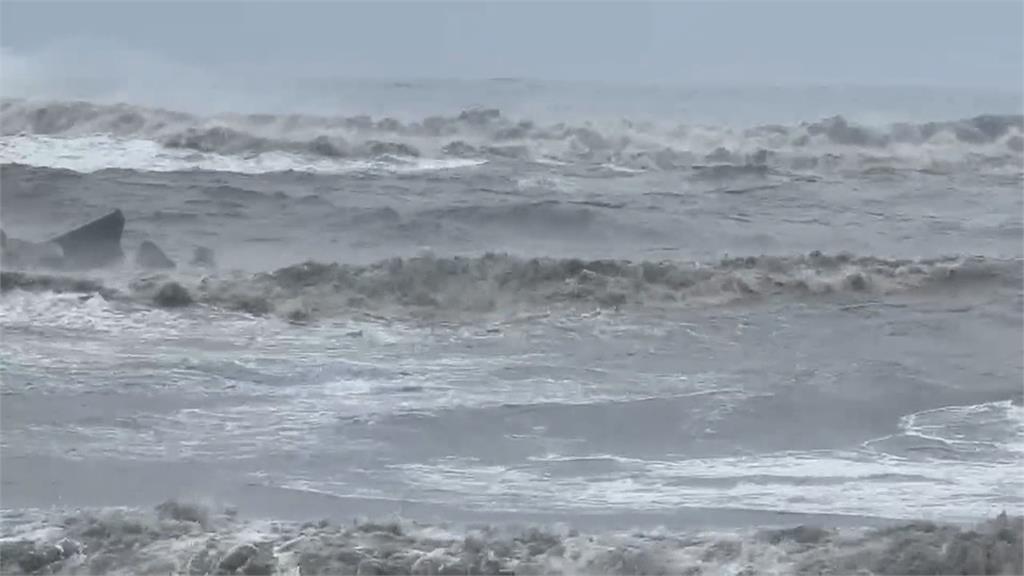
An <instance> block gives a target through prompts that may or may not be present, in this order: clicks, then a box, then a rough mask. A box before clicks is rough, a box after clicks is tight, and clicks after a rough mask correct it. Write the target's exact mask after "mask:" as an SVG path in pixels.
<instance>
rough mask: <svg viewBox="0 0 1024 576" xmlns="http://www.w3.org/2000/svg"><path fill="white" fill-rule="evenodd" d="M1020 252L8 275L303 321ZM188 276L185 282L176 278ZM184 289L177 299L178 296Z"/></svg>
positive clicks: (749, 284) (720, 294) (5, 280)
mask: <svg viewBox="0 0 1024 576" xmlns="http://www.w3.org/2000/svg"><path fill="white" fill-rule="evenodd" d="M1021 281H1022V275H1021V262H1020V261H1019V260H996V259H989V258H983V257H957V258H952V257H951V258H941V259H932V260H886V259H881V258H875V257H855V256H851V255H846V254H839V255H824V254H820V253H817V252H815V253H812V254H810V255H806V256H792V257H782V256H760V257H753V256H751V257H746V258H728V259H723V260H721V261H719V262H714V263H709V264H699V263H689V264H684V263H678V262H647V261H645V262H629V261H623V260H580V259H560V258H521V257H517V256H511V255H507V254H486V255H484V256H480V257H451V258H441V257H435V256H420V257H414V258H392V259H388V260H383V261H380V262H377V263H374V264H369V265H352V264H324V263H318V262H305V263H302V264H297V265H294V266H289V267H285V268H281V269H278V270H276V271H274V272H270V273H261V274H256V275H241V274H228V273H225V274H220V275H215V276H208V277H204V278H203V279H202V280H201V281H199V282H193V283H190V282H189V281H188V280H186V279H181V278H171V277H167V276H150V277H146V278H143V279H140V280H138V281H136V282H134V283H133V284H132V286H131V288H130V289H129V290H128V292H127V293H124V294H117V293H116V291H114V290H110V289H107V288H105V287H104V286H103V285H102V284H99V283H97V282H95V281H86V280H83V279H74V278H65V277H60V276H56V277H54V276H51V275H49V274H46V273H42V274H40V273H38V272H23V271H4V272H3V273H2V277H0V287H2V289H3V291H9V290H14V289H20V290H30V291H31V290H36V291H38V290H48V291H58V292H98V291H101V290H102V291H106V293H107V294H108V295H111V294H112V295H113V296H114V297H126V298H130V299H134V300H138V299H142V300H145V301H155V302H160V301H161V298H163V296H161V291H164V292H166V291H167V290H168V286H170V287H171V294H172V295H173V296H174V298H175V300H177V301H181V302H183V303H190V302H192V301H196V302H200V303H205V304H210V305H215V306H219V307H223V308H227V309H231V310H240V311H244V312H248V313H253V314H279V315H282V316H286V317H289V318H292V319H296V320H299V319H301V320H306V319H316V318H321V317H330V316H335V315H339V314H344V313H346V312H350V311H383V312H387V311H404V312H408V313H412V314H415V315H437V314H445V315H459V314H473V313H489V312H509V311H515V310H519V309H523V308H533V309H536V308H538V307H540V308H544V309H551V308H558V307H564V308H573V307H581V306H582V307H586V308H590V309H592V308H594V307H599V308H613V309H628V308H635V307H651V306H653V307H659V306H687V305H697V306H708V305H721V304H727V303H733V302H742V301H749V300H755V299H764V298H783V297H797V298H799V297H817V296H821V295H828V294H844V293H845V294H851V295H852V294H890V293H899V292H908V291H920V290H928V289H944V288H951V287H957V288H959V289H968V288H972V287H975V288H983V287H985V286H989V287H993V286H994V287H1010V288H1013V289H1017V288H1019V285H1020V283H1021ZM179 282H180V283H181V284H179ZM179 294H180V297H179Z"/></svg>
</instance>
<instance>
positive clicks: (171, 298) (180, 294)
mask: <svg viewBox="0 0 1024 576" xmlns="http://www.w3.org/2000/svg"><path fill="white" fill-rule="evenodd" d="M153 302H155V303H156V304H157V305H158V306H163V307H164V308H180V307H182V306H188V305H189V304H191V303H192V295H191V294H189V293H188V290H186V289H185V287H184V286H182V285H181V284H178V283H177V282H168V283H166V284H164V285H163V286H161V287H160V290H158V291H157V293H156V296H153Z"/></svg>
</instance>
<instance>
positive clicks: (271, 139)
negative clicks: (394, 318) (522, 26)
mask: <svg viewBox="0 0 1024 576" xmlns="http://www.w3.org/2000/svg"><path fill="white" fill-rule="evenodd" d="M0 126H2V129H0V134H3V135H5V136H12V135H18V134H28V135H48V136H63V137H76V136H87V135H95V134H109V135H113V136H115V137H119V138H135V139H145V140H152V141H156V142H159V143H161V144H162V145H164V146H166V147H168V148H173V149H184V150H193V151H196V152H203V153H217V154H226V155H258V154H265V153H270V152H286V153H291V154H300V155H304V156H309V157H317V158H375V157H382V156H395V157H409V158H413V157H420V156H426V157H450V158H489V159H494V160H510V159H511V160H544V159H555V160H558V161H562V162H569V163H586V164H614V165H618V166H623V167H627V168H632V169H639V170H679V169H692V168H700V167H704V166H707V165H722V164H724V165H743V166H746V165H750V166H769V167H772V168H778V169H796V170H824V169H851V168H852V169H859V168H864V167H867V166H870V167H871V168H874V169H877V167H878V166H879V165H892V166H895V167H904V168H909V169H933V168H934V167H935V166H936V165H940V166H941V165H944V164H948V163H954V164H956V163H968V164H977V163H978V162H980V161H984V163H985V164H986V165H988V166H991V165H993V164H994V165H997V166H998V165H1006V166H1009V167H1011V168H1015V169H1018V170H1019V169H1020V167H1021V154H1022V152H1024V135H1022V133H1024V116H1021V115H982V116H977V117H974V118H966V119H962V120H953V121H942V122H927V123H920V124H912V123H894V124H889V125H885V126H866V125H859V124H856V123H853V122H850V121H849V120H847V119H846V118H843V117H842V116H835V117H831V118H826V119H823V120H819V121H813V122H804V123H801V124H798V125H790V126H780V125H765V126H755V127H751V128H747V129H732V128H727V127H714V126H696V125H674V124H673V123H671V122H669V121H668V120H667V119H666V122H664V123H663V124H660V125H653V124H636V123H632V122H629V121H627V120H622V121H612V122H603V123H585V124H583V125H567V124H564V123H558V124H551V125H540V124H537V123H535V122H533V121H530V120H516V119H510V118H507V117H505V116H504V115H503V114H502V113H501V111H500V110H496V109H472V110H466V111H463V112H462V113H460V114H457V115H454V116H432V117H427V118H424V119H423V120H421V121H412V122H402V121H399V120H396V119H393V118H380V119H375V118H371V117H369V116H352V117H328V116H311V115H296V114H291V115H268V114H262V115H240V114H225V115H219V116H215V117H202V116H196V115H191V114H185V113H180V112H172V111H167V110H158V109H150V108H142V107H136V106H130V105H126V104H118V105H99V104H90V103H86V102H53V103H45V102H27V101H20V100H19V101H11V100H8V101H5V102H4V104H3V107H2V110H0Z"/></svg>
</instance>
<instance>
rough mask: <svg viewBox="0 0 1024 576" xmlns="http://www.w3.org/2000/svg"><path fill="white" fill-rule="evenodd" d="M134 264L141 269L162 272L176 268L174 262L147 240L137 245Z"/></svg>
mask: <svg viewBox="0 0 1024 576" xmlns="http://www.w3.org/2000/svg"><path fill="white" fill-rule="evenodd" d="M135 264H137V265H138V266H139V267H141V268H149V269H162V270H167V269H172V268H175V267H176V266H175V264H174V261H173V260H171V259H170V258H168V257H167V254H164V251H163V250H161V249H160V247H159V246H157V245H156V244H154V243H152V242H150V241H149V240H146V241H145V242H143V243H142V244H140V245H139V249H138V251H137V252H135Z"/></svg>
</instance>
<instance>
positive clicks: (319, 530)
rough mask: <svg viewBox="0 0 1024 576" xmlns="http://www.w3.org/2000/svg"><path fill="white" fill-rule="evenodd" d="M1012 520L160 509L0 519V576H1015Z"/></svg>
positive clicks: (1023, 528)
mask: <svg viewBox="0 0 1024 576" xmlns="http://www.w3.org/2000/svg"><path fill="white" fill-rule="evenodd" d="M1022 532H1024V523H1022V520H1021V518H1020V517H1007V516H1006V515H1005V514H1004V515H1000V516H998V517H996V518H994V519H991V520H987V521H984V522H982V523H980V524H978V525H977V526H973V527H964V526H953V525H946V524H937V523H933V522H926V521H918V522H904V523H900V524H893V525H891V526H887V527H882V528H873V529H866V528H838V529H837V528H831V527H827V526H819V525H797V526H786V527H779V528H771V529H761V530H754V529H746V530H716V531H714V532H705V533H693V532H690V533H672V532H669V531H667V530H658V531H655V532H645V531H640V530H635V531H630V532H628V533H625V532H621V533H603V534H589V533H580V532H578V531H577V530H574V529H569V528H567V527H561V526H532V527H521V526H520V527H517V526H476V527H473V528H470V529H463V528H457V527H453V526H430V525H425V524H418V523H413V522H408V521H405V520H401V519H394V518H392V519H391V520H389V521H387V522H372V521H367V520H363V521H360V522H354V523H348V524H344V525H340V524H336V523H334V522H331V521H328V520H322V521H320V522H317V523H314V522H308V523H303V524H300V523H298V522H286V521H277V520H243V519H240V518H238V517H237V516H236V515H235V514H234V513H227V514H226V513H224V512H215V511H212V510H211V509H210V508H208V507H204V506H200V505H195V504H191V503H183V502H178V501H168V502H165V503H163V504H160V505H159V506H157V507H156V508H155V509H154V510H139V509H125V508H117V509H114V508H107V509H98V508H97V509H85V510H74V511H71V510H53V511H36V510H25V511H21V510H19V511H5V512H4V518H3V530H2V532H0V536H2V540H0V546H2V548H0V562H2V564H0V569H2V571H3V573H5V574H28V573H41V572H44V573H46V574H77V573H81V572H88V573H105V572H116V573H150V572H159V573H167V574H234V573H244V574H300V573H301V574H303V575H312V574H759V573H784V574H791V573H792V574H809V573H814V574H847V573H849V574H852V573H858V574H859V573H868V574H1020V573H1021V569H1022V565H1021V557H1022V555H1024V550H1022V545H1021V542H1022Z"/></svg>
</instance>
